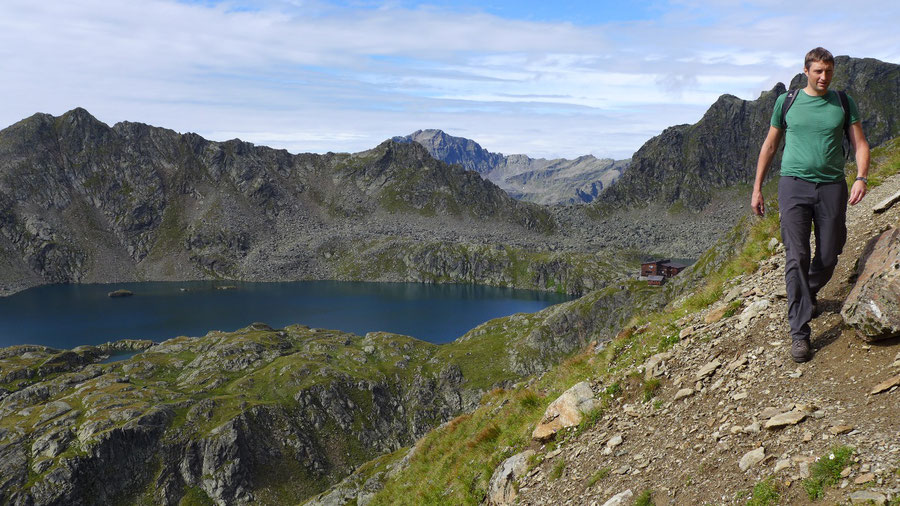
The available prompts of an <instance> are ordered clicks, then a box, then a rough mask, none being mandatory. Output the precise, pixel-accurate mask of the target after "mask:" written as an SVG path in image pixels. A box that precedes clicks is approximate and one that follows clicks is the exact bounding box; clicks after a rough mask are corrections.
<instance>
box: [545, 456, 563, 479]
mask: <svg viewBox="0 0 900 506" xmlns="http://www.w3.org/2000/svg"><path fill="white" fill-rule="evenodd" d="M565 470H566V460H565V459H563V458H562V457H560V459H559V460H558V461H557V462H556V464H553V470H552V471H550V475H549V478H550V481H556V480H558V479H560V477H562V475H563V472H565Z"/></svg>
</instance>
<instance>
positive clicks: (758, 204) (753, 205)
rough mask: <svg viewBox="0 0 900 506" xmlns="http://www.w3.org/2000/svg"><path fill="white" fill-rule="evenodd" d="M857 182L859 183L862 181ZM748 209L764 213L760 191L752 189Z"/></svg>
mask: <svg viewBox="0 0 900 506" xmlns="http://www.w3.org/2000/svg"><path fill="white" fill-rule="evenodd" d="M858 182H860V183H861V182H862V181H858ZM863 191H865V190H863ZM860 198H861V197H860ZM750 209H753V214H755V215H757V216H764V215H765V214H766V204H765V200H764V199H763V195H762V191H760V190H753V196H752V197H751V198H750Z"/></svg>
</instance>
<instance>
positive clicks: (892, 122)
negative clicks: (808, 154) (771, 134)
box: [597, 56, 900, 211]
mask: <svg viewBox="0 0 900 506" xmlns="http://www.w3.org/2000/svg"><path fill="white" fill-rule="evenodd" d="M804 79H805V78H803V77H802V74H800V75H799V76H797V77H795V78H794V79H793V81H792V82H791V87H792V88H796V87H799V86H801V85H802V84H805V80H804ZM831 87H832V88H833V89H846V90H847V91H848V93H850V95H851V96H853V98H854V99H855V100H856V101H857V104H858V105H859V109H860V113H861V115H862V123H863V129H864V130H865V132H866V136H867V138H868V140H869V144H870V145H871V146H873V147H875V146H878V145H880V144H881V143H883V142H886V141H887V140H889V139H891V138H893V137H896V136H897V135H900V65H897V64H894V63H887V62H882V61H878V60H875V59H872V58H864V59H859V58H850V57H847V56H840V57H837V58H835V79H834V82H833V83H832V85H831ZM785 91H786V89H785V87H784V85H783V84H782V83H777V84H776V85H775V86H774V87H773V88H772V89H771V90H769V91H767V92H763V93H762V94H761V95H760V97H759V98H758V99H756V100H753V101H747V100H742V99H740V98H737V97H734V96H732V95H723V96H721V97H719V99H718V100H716V102H715V103H714V104H713V105H712V106H710V108H709V109H708V110H707V111H706V113H705V114H704V115H703V117H702V118H701V120H700V121H698V122H697V123H695V124H693V125H679V126H677V127H672V128H669V129H666V130H664V131H663V132H662V133H661V134H660V135H658V136H656V137H654V138H652V139H650V140H649V141H647V142H646V143H644V145H643V146H641V148H640V149H639V150H638V151H637V153H635V155H634V157H633V158H632V160H631V165H630V166H629V168H628V169H627V170H626V171H625V173H624V174H623V175H622V177H621V178H620V179H619V181H618V182H617V183H616V184H615V185H612V186H610V187H608V188H607V189H606V191H604V192H603V193H601V194H600V197H599V198H598V199H597V200H598V201H599V203H600V204H599V205H601V206H614V207H621V206H622V205H628V206H643V205H646V204H648V203H651V202H654V203H663V204H666V205H671V204H674V203H676V202H681V203H683V204H684V205H685V206H686V207H687V208H689V209H692V210H695V211H699V210H702V209H704V208H705V207H706V206H707V205H708V204H709V203H710V202H711V200H712V199H713V196H714V194H715V193H716V189H718V188H723V187H727V186H732V185H734V184H737V183H751V182H752V181H753V178H754V177H755V173H756V158H757V156H758V155H759V148H760V146H761V145H762V141H763V139H764V138H765V135H766V132H767V131H768V127H769V120H770V118H771V115H772V110H773V107H774V105H775V100H776V99H777V98H778V96H779V95H780V94H781V93H784V92H785ZM779 160H780V155H778V156H776V159H775V160H774V161H773V167H776V168H777V167H778V166H779V163H780V161H779ZM776 173H777V171H774V170H773V171H771V172H770V174H776Z"/></svg>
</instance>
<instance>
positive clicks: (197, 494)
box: [178, 487, 216, 506]
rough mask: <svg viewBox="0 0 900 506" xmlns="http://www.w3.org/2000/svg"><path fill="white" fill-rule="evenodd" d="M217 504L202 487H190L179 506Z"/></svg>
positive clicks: (210, 505)
mask: <svg viewBox="0 0 900 506" xmlns="http://www.w3.org/2000/svg"><path fill="white" fill-rule="evenodd" d="M215 504H216V503H215V502H214V501H213V500H212V499H210V497H209V496H208V495H206V492H204V491H203V489H202V488H200V487H188V489H187V490H185V493H184V496H183V497H182V498H181V500H180V501H178V506H214V505H215Z"/></svg>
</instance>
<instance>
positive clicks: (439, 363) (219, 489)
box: [0, 282, 660, 505]
mask: <svg viewBox="0 0 900 506" xmlns="http://www.w3.org/2000/svg"><path fill="white" fill-rule="evenodd" d="M632 284H633V285H634V287H633V288H637V289H625V288H626V287H608V288H605V289H603V290H597V291H593V292H591V293H589V294H587V295H585V296H583V297H581V298H580V299H577V300H574V301H571V302H567V303H563V304H559V305H556V306H553V307H550V308H547V309H545V310H543V311H541V312H538V313H535V314H518V315H513V316H510V317H505V318H499V319H496V320H492V321H490V322H487V323H485V324H483V325H480V326H479V327H476V328H475V329H472V330H471V331H470V332H468V333H467V334H466V335H464V336H462V337H460V338H459V339H458V340H456V341H455V342H453V343H450V344H446V345H440V346H438V345H433V344H430V343H426V342H422V341H418V340H416V339H413V338H410V337H407V336H401V335H395V334H389V333H381V332H373V333H369V334H366V335H365V336H363V337H360V336H356V335H353V334H347V333H343V332H338V331H330V330H323V329H311V328H308V327H305V326H302V325H294V326H289V327H287V328H284V329H272V328H270V327H268V326H267V325H265V324H261V323H260V324H253V325H251V326H250V327H247V328H245V329H241V330H238V331H235V332H229V333H225V332H219V331H213V332H210V333H209V334H207V335H206V336H204V337H199V338H188V337H179V338H175V339H171V340H168V341H165V342H163V343H160V344H155V345H153V344H152V343H147V342H125V343H113V344H111V345H109V346H106V347H102V348H101V347H93V346H82V347H79V348H76V349H74V350H55V349H50V348H46V347H42V346H14V347H11V348H5V349H0V503H3V504H15V505H26V504H28V505H42V504H73V505H76V504H95V503H98V502H99V503H108V502H115V501H126V502H129V503H142V502H143V503H157V504H173V503H178V502H179V501H182V500H185V501H201V502H202V501H210V500H212V501H214V502H215V503H217V504H246V503H250V502H256V503H262V504H290V503H296V502H298V501H302V500H304V499H307V498H309V497H310V496H312V495H313V494H316V493H319V492H321V491H323V490H325V489H327V488H328V487H329V486H330V485H332V484H334V483H336V482H337V481H338V480H340V479H342V478H344V477H345V476H346V475H348V474H349V473H350V472H351V471H353V470H354V469H356V468H357V466H359V465H360V464H363V463H365V462H366V461H369V460H371V459H373V458H374V457H376V456H378V455H380V454H384V453H386V452H392V451H395V450H397V449H399V448H402V447H408V446H410V445H412V444H413V443H414V441H415V440H416V439H417V438H419V437H421V436H422V435H424V434H425V433H426V432H427V431H428V430H430V429H431V428H433V427H435V426H437V425H439V424H441V423H443V422H446V421H447V420H449V419H451V418H452V417H453V416H456V415H458V414H460V413H462V412H465V411H470V410H472V409H474V408H475V407H476V406H477V405H478V402H479V399H480V397H481V396H482V394H483V393H484V392H485V391H488V390H490V389H491V388H494V387H496V386H499V385H506V384H509V383H511V382H515V381H518V380H520V379H522V378H524V377H528V376H531V375H534V374H539V373H541V372H542V371H545V370H547V369H548V368H550V367H552V366H553V365H555V364H556V363H558V362H559V360H561V359H562V358H563V357H565V356H567V355H569V354H571V353H573V352H575V351H577V350H579V349H581V348H583V347H584V346H585V345H586V343H587V342H589V341H590V340H596V339H601V340H602V339H604V338H606V337H608V336H609V335H611V333H612V330H611V329H614V328H617V327H619V326H621V325H622V322H623V319H625V318H627V317H628V316H629V315H630V314H631V311H632V310H638V308H652V307H655V306H656V305H658V304H659V302H658V301H659V300H660V299H659V292H656V291H648V290H646V289H641V288H642V285H640V284H638V283H636V282H634V283H632ZM132 348H136V349H144V351H143V352H142V353H140V354H138V355H137V356H135V357H133V358H131V359H128V360H126V361H122V362H113V363H108V364H105V363H100V361H101V360H102V359H103V358H104V357H105V356H106V354H107V353H108V352H109V350H112V349H132Z"/></svg>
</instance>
